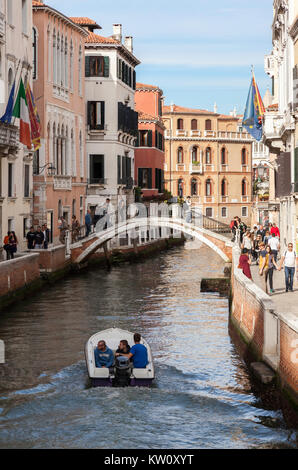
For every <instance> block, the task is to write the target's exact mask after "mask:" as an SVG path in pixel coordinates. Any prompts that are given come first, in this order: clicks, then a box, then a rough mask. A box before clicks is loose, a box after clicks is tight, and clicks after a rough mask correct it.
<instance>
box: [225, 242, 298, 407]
mask: <svg viewBox="0 0 298 470" xmlns="http://www.w3.org/2000/svg"><path fill="white" fill-rule="evenodd" d="M239 256H240V249H239V248H238V247H237V246H235V247H234V248H233V253H232V276H231V283H232V294H231V303H230V319H231V322H232V324H233V326H234V327H235V328H236V330H237V331H238V334H239V335H240V337H241V338H242V340H243V341H244V343H245V344H246V347H247V348H248V350H249V351H250V352H251V353H252V355H253V357H254V358H255V359H256V360H258V361H262V362H264V363H265V364H267V365H268V366H269V367H270V368H271V369H273V370H274V371H275V373H276V378H277V381H278V383H279V385H280V387H281V388H282V390H283V391H284V392H285V393H286V394H287V396H288V398H289V399H290V400H291V402H292V403H293V404H294V406H295V408H297V409H298V321H297V317H296V316H295V315H294V314H292V313H290V312H288V313H286V312H279V311H276V308H275V305H274V303H273V302H272V300H271V298H270V296H268V295H267V294H266V293H265V292H264V291H263V290H262V289H261V288H260V287H258V286H257V285H256V284H255V283H254V282H253V281H251V280H250V279H248V278H247V277H246V276H245V275H244V274H243V272H242V270H241V269H239V268H238V262H239Z"/></svg>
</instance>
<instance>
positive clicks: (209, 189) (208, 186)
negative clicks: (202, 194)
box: [206, 178, 212, 196]
mask: <svg viewBox="0 0 298 470" xmlns="http://www.w3.org/2000/svg"><path fill="white" fill-rule="evenodd" d="M211 195H212V182H211V179H210V178H208V179H207V180H206V196H211Z"/></svg>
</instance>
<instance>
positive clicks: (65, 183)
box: [54, 175, 72, 191]
mask: <svg viewBox="0 0 298 470" xmlns="http://www.w3.org/2000/svg"><path fill="white" fill-rule="evenodd" d="M71 188H72V177H71V176H67V175H55V176H54V189H56V190H57V189H64V190H66V191H71Z"/></svg>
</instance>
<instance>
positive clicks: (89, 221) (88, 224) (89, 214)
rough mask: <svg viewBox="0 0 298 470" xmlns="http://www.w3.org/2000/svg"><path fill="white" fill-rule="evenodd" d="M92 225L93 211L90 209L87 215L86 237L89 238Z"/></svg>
mask: <svg viewBox="0 0 298 470" xmlns="http://www.w3.org/2000/svg"><path fill="white" fill-rule="evenodd" d="M91 225H92V217H91V211H90V209H88V210H87V214H86V215H85V227H86V237H88V236H89V234H90V232H91Z"/></svg>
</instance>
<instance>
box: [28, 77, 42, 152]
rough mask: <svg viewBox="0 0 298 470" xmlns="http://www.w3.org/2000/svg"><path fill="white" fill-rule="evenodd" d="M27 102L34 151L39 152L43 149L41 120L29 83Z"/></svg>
mask: <svg viewBox="0 0 298 470" xmlns="http://www.w3.org/2000/svg"><path fill="white" fill-rule="evenodd" d="M26 100H27V103H28V109H29V119H30V128H31V140H32V144H33V148H34V150H35V151H36V150H38V149H39V148H40V147H41V143H40V135H41V134H40V119H39V116H38V112H37V107H36V105H35V101H34V96H33V93H32V90H31V88H30V84H29V81H28V83H27V86H26Z"/></svg>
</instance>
